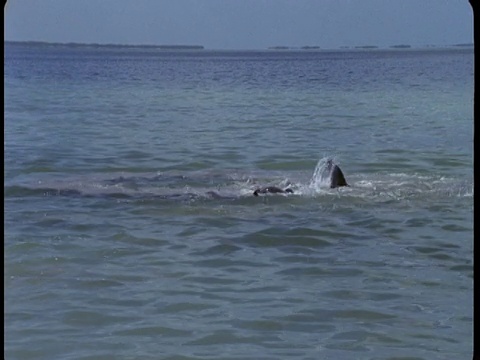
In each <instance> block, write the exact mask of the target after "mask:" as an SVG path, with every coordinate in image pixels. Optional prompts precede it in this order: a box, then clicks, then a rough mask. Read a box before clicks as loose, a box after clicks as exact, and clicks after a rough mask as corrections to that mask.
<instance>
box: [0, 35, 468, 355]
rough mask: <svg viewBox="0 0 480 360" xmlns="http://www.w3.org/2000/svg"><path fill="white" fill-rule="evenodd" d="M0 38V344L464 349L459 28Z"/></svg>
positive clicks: (464, 92) (166, 349)
mask: <svg viewBox="0 0 480 360" xmlns="http://www.w3.org/2000/svg"><path fill="white" fill-rule="evenodd" d="M4 49H5V55H4V61H5V65H4V83H5V87H4V91H5V95H4V101H5V110H4V116H5V122H4V153H5V154H4V163H5V165H4V211H5V215H4V225H5V232H4V236H5V241H4V250H5V255H4V260H5V265H4V266H5V267H4V269H5V274H4V281H5V285H4V291H5V312H4V314H5V337H4V339H5V358H6V359H159V358H161V359H260V358H261V359H283V358H288V359H333V358H335V359H398V358H405V359H406V358H408V359H452V358H455V359H460V358H471V354H472V346H473V339H472V327H473V326H472V325H473V320H472V307H473V300H472V293H473V291H472V290H473V259H472V258H473V257H472V253H473V230H472V228H473V116H472V110H473V102H472V101H473V51H472V50H471V49H428V50H368V51H366V50H338V51H250V52H249V51H209V50H200V51H187V50H182V51H166V50H155V49H142V48H133V49H132V48H130V49H122V48H116V49H110V48H102V47H98V48H88V47H69V46H63V47H62V46H34V45H30V46H26V45H15V44H9V43H6V44H5V46H4ZM327 159H334V161H335V162H336V163H337V164H338V165H339V166H340V167H341V169H342V171H343V173H344V174H345V177H346V179H347V182H348V183H349V184H350V185H351V186H350V187H345V188H337V189H330V188H329V186H328V181H326V179H325V178H324V177H323V176H322V169H323V166H324V164H325V161H326V160H327ZM267 185H274V186H279V187H283V188H286V187H291V188H292V189H294V194H277V195H275V194H271V195H270V194H267V195H265V196H259V197H254V196H253V195H252V193H253V191H254V190H255V189H256V188H257V187H261V186H267Z"/></svg>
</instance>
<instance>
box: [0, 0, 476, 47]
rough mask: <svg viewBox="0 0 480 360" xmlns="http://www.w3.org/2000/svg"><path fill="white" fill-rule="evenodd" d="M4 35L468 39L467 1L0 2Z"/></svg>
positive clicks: (215, 43) (237, 41)
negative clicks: (2, 6) (3, 5)
mask: <svg viewBox="0 0 480 360" xmlns="http://www.w3.org/2000/svg"><path fill="white" fill-rule="evenodd" d="M4 10H5V11H4V20H5V40H35V41H50V42H81V43H102V44H103V43H113V44H152V45H153V44H157V45H172V44H182V45H203V46H205V47H206V48H208V49H265V48H267V47H269V46H276V45H285V46H305V45H312V46H313V45H316V46H320V47H322V48H338V47H340V46H360V45H377V46H381V47H387V46H390V45H397V44H410V45H412V46H424V45H452V44H459V43H472V42H473V16H472V10H471V7H470V4H469V2H468V0H8V2H7V4H6V6H5V9H4Z"/></svg>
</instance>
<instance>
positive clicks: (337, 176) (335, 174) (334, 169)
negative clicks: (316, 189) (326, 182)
mask: <svg viewBox="0 0 480 360" xmlns="http://www.w3.org/2000/svg"><path fill="white" fill-rule="evenodd" d="M327 171H328V172H329V176H330V188H331V189H333V188H336V187H340V186H350V185H348V184H347V180H345V176H343V172H342V170H341V169H340V167H339V166H338V165H337V164H335V163H334V162H333V161H332V160H328V161H327Z"/></svg>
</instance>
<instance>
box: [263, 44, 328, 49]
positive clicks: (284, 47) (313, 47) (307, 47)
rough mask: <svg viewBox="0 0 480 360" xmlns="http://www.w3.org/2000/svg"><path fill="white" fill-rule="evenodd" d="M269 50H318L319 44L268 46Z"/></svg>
mask: <svg viewBox="0 0 480 360" xmlns="http://www.w3.org/2000/svg"><path fill="white" fill-rule="evenodd" d="M268 49H269V50H298V49H300V50H319V49H320V46H302V47H300V48H299V47H291V46H283V45H280V46H270V47H269V48H268Z"/></svg>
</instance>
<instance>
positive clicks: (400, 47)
mask: <svg viewBox="0 0 480 360" xmlns="http://www.w3.org/2000/svg"><path fill="white" fill-rule="evenodd" d="M390 47H391V48H392V49H410V48H411V47H412V46H411V45H404V44H400V45H392V46H390Z"/></svg>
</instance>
